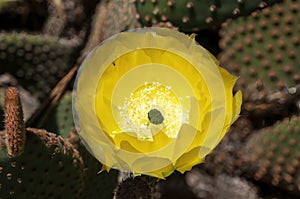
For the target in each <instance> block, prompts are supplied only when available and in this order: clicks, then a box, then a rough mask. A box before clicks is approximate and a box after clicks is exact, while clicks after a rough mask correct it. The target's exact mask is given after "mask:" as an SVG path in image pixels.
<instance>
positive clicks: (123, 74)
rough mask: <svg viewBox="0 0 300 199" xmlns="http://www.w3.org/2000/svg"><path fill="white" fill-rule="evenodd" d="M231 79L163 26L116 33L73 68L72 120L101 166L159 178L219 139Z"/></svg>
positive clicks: (237, 103) (237, 99)
mask: <svg viewBox="0 0 300 199" xmlns="http://www.w3.org/2000/svg"><path fill="white" fill-rule="evenodd" d="M235 82H236V77H234V76H231V75H230V74H229V73H228V72H227V71H225V70H224V69H222V68H220V67H219V66H218V62H217V60H216V59H215V58H214V57H213V56H212V55H211V54H210V53H209V52H208V51H206V50H205V49H204V48H203V47H201V46H200V45H197V44H196V42H195V40H194V38H192V37H189V36H187V35H185V34H182V33H179V32H177V31H174V30H169V29H164V28H146V29H138V30H135V31H130V32H123V33H120V34H117V35H115V36H113V37H111V38H109V39H107V40H106V41H105V42H103V43H102V44H100V45H99V46H98V47H97V48H96V49H95V50H94V51H93V52H92V53H91V54H90V55H89V56H88V57H87V58H86V59H85V61H84V63H83V64H82V66H81V67H80V70H79V72H78V75H77V78H76V83H75V87H74V97H73V106H74V118H75V123H76V126H77V130H78V132H79V135H80V136H81V138H82V139H83V141H84V143H85V144H86V147H87V148H88V149H89V150H90V152H91V153H92V154H93V155H94V156H95V157H96V158H97V159H98V160H99V161H100V162H101V163H102V164H103V165H104V166H103V168H102V169H105V170H109V169H110V168H116V169H119V170H127V171H131V172H133V173H134V174H146V175H151V176H156V177H158V178H164V177H166V176H168V175H170V174H171V173H172V172H173V171H174V170H178V171H180V172H185V171H187V170H190V169H191V168H192V167H193V166H194V165H196V164H198V163H201V162H203V161H204V158H205V156H206V155H207V154H209V153H210V152H211V151H212V149H213V148H214V147H215V146H216V145H217V144H218V143H219V142H220V140H221V139H222V137H223V136H224V135H225V133H226V132H227V131H228V129H229V127H230V125H231V124H232V123H233V122H234V121H235V120H236V119H237V117H238V114H239V112H240V107H241V102H242V99H241V98H242V95H241V92H237V93H236V94H235V96H233V95H232V88H233V86H234V84H235Z"/></svg>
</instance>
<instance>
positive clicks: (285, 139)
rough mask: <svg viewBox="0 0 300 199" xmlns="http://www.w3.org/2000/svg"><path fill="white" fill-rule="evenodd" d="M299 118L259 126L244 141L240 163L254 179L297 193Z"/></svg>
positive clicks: (299, 189)
mask: <svg viewBox="0 0 300 199" xmlns="http://www.w3.org/2000/svg"><path fill="white" fill-rule="evenodd" d="M299 127H300V118H299V117H296V116H294V117H292V118H291V119H290V118H286V119H285V120H284V121H282V122H278V123H277V124H275V125H274V126H270V127H267V128H264V129H261V130H260V131H258V132H257V133H255V134H253V135H252V136H251V137H250V138H249V139H248V140H247V142H246V144H245V146H244V148H243V149H242V150H241V152H240V154H239V156H240V157H241V159H242V160H243V163H242V164H241V165H240V166H241V168H240V169H242V170H243V171H245V172H246V173H247V174H248V175H250V176H254V179H255V180H260V181H264V182H269V183H270V184H271V185H273V186H276V187H280V188H282V189H285V190H287V191H289V192H292V193H294V194H296V195H298V196H299V195H300V145H299V139H300V131H299V129H300V128H299Z"/></svg>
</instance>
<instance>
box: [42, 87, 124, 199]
mask: <svg viewBox="0 0 300 199" xmlns="http://www.w3.org/2000/svg"><path fill="white" fill-rule="evenodd" d="M42 128H45V129H47V130H49V131H53V132H58V134H59V135H61V136H62V137H63V138H69V140H70V142H71V143H72V144H73V145H74V146H75V147H76V149H78V151H79V153H80V155H81V156H82V159H83V162H84V170H85V175H84V189H83V190H82V194H81V199H90V198H98V197H100V198H103V199H106V198H107V199H110V198H112V197H113V190H114V189H115V187H116V186H117V176H118V172H117V171H116V170H111V171H110V172H109V173H107V172H105V171H103V172H101V173H99V171H100V170H101V167H102V166H101V164H100V162H99V161H98V160H96V159H95V158H94V157H93V156H92V155H91V154H90V153H89V152H88V151H87V149H86V148H85V146H84V145H83V144H82V142H81V140H80V139H79V137H78V135H77V133H76V132H75V131H74V130H75V126H74V120H73V115H72V93H71V92H66V93H65V94H64V95H63V96H62V98H61V99H60V100H59V101H58V103H57V104H56V105H55V107H54V108H53V109H52V111H51V112H50V114H48V115H47V117H46V119H45V120H44V121H43V124H42Z"/></svg>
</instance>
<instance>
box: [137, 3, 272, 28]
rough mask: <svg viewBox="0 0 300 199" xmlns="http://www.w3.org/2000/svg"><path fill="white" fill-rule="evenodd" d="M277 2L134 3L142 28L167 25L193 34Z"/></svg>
mask: <svg viewBox="0 0 300 199" xmlns="http://www.w3.org/2000/svg"><path fill="white" fill-rule="evenodd" d="M276 2H278V0H268V1H261V0H253V1H243V0H241V1H237V0H224V1H218V0H201V1H199V0H136V4H137V11H138V13H139V18H140V21H141V22H142V24H143V25H147V26H152V25H156V24H159V23H170V24H172V25H173V26H176V27H179V29H180V30H181V31H195V30H199V29H204V28H207V27H211V26H213V25H219V24H220V23H222V22H224V21H225V20H226V19H228V18H236V17H238V16H245V15H249V14H250V13H251V12H253V11H254V10H256V9H259V8H260V7H264V6H267V5H270V4H274V3H276Z"/></svg>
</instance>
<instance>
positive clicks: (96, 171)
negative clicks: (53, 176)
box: [69, 131, 118, 199]
mask: <svg viewBox="0 0 300 199" xmlns="http://www.w3.org/2000/svg"><path fill="white" fill-rule="evenodd" d="M69 138H70V141H71V143H72V144H73V145H75V146H77V149H78V151H79V152H80V155H81V156H82V159H83V161H84V169H85V175H84V189H83V191H82V194H81V199H91V198H101V199H111V198H113V192H114V189H115V188H116V187H117V184H118V183H117V181H118V180H117V179H118V171H117V170H114V169H111V170H110V171H109V173H108V172H106V171H102V172H100V170H101V167H102V165H101V164H100V162H99V161H98V160H97V159H96V158H94V157H93V156H92V155H91V154H90V152H89V151H87V149H86V148H85V146H84V145H83V143H82V142H81V140H80V139H79V136H78V134H77V133H76V132H75V131H72V132H71V133H70V136H69Z"/></svg>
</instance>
